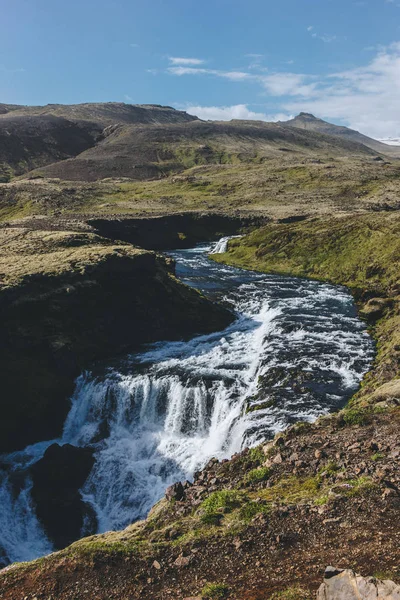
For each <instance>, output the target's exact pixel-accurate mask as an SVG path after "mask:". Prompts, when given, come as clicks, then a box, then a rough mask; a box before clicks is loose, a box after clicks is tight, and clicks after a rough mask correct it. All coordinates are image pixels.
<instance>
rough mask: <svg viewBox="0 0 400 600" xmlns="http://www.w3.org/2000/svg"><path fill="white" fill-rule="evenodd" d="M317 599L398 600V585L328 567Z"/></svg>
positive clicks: (399, 592) (399, 599) (399, 590)
mask: <svg viewBox="0 0 400 600" xmlns="http://www.w3.org/2000/svg"><path fill="white" fill-rule="evenodd" d="M317 600H400V586H398V585H396V584H395V583H394V582H393V581H389V580H383V581H382V580H380V579H376V578H375V577H361V575H357V574H356V573H354V571H351V570H350V569H335V568H334V567H328V568H327V569H326V571H325V576H324V583H323V584H322V585H321V586H320V588H319V590H318V594H317Z"/></svg>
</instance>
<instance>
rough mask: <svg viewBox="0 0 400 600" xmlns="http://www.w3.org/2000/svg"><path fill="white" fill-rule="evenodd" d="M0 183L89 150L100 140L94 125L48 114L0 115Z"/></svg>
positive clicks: (99, 132)
mask: <svg viewBox="0 0 400 600" xmlns="http://www.w3.org/2000/svg"><path fill="white" fill-rule="evenodd" d="M0 117H1V118H0V183H5V182H7V181H9V180H10V179H12V178H13V177H14V176H16V175H21V174H22V173H26V172H27V171H31V170H32V169H35V168H37V167H42V166H44V165H47V164H49V163H53V162H55V161H58V160H64V159H66V158H70V157H73V156H76V155H77V154H80V153H81V152H83V151H84V150H87V149H88V148H91V147H92V146H94V144H95V143H96V142H97V141H98V140H99V139H100V138H101V131H102V128H101V127H100V126H99V125H97V124H96V123H90V122H89V123H88V122H84V121H81V122H79V123H73V122H71V121H68V120H67V119H64V118H61V117H54V116H51V115H47V116H38V117H30V116H29V117H26V116H15V115H14V113H11V114H10V115H9V114H5V115H0Z"/></svg>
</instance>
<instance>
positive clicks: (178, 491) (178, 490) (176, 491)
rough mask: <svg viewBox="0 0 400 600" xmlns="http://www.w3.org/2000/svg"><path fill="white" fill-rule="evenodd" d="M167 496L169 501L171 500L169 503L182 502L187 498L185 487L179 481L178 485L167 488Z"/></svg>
mask: <svg viewBox="0 0 400 600" xmlns="http://www.w3.org/2000/svg"><path fill="white" fill-rule="evenodd" d="M165 496H166V498H167V500H169V501H171V500H177V501H179V500H182V499H183V498H184V496H185V490H184V487H183V485H182V484H181V482H180V481H178V483H174V484H173V485H170V486H169V487H168V488H167V491H166V492H165Z"/></svg>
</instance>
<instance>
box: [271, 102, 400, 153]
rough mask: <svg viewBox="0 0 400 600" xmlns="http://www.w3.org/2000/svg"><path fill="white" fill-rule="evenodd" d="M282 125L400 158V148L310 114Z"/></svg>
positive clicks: (302, 114) (300, 115)
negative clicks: (356, 144)
mask: <svg viewBox="0 0 400 600" xmlns="http://www.w3.org/2000/svg"><path fill="white" fill-rule="evenodd" d="M282 125H286V126H288V127H296V129H305V130H306V131H315V132H316V133H324V134H326V135H334V136H339V137H341V138H345V139H347V140H351V141H352V142H357V143H359V144H364V146H367V147H368V148H372V149H373V150H375V152H380V153H382V154H387V155H388V156H400V149H399V148H396V147H393V146H389V145H388V144H383V143H382V142H378V140H374V139H373V138H370V137H368V136H366V135H363V134H362V133H359V132H358V131H355V130H354V129H349V128H348V127H342V126H340V125H333V123H328V122H327V121H323V120H322V119H318V118H317V117H314V115H311V114H309V113H304V112H301V113H300V114H299V115H297V117H295V118H294V119H291V120H290V121H285V122H284V123H282Z"/></svg>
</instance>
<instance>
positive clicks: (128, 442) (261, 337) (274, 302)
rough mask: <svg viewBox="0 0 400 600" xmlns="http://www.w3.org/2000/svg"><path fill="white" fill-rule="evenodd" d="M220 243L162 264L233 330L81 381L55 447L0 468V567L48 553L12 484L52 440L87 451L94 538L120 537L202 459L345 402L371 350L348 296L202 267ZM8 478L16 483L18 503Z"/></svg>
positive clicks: (32, 450)
mask: <svg viewBox="0 0 400 600" xmlns="http://www.w3.org/2000/svg"><path fill="white" fill-rule="evenodd" d="M226 242H227V239H225V238H224V239H222V240H220V242H218V243H217V244H214V245H210V244H208V245H207V244H203V245H201V246H198V247H196V248H193V249H190V250H179V251H176V252H171V253H170V255H171V256H173V257H174V258H175V259H176V262H177V275H178V277H180V278H181V279H182V280H183V281H185V282H186V283H188V284H189V285H192V286H194V287H196V288H198V289H200V290H201V291H202V292H203V293H204V294H206V295H208V296H209V297H211V298H213V299H218V300H223V301H224V302H226V303H227V305H229V306H231V308H232V309H233V310H234V311H235V312H236V315H237V318H236V320H235V322H234V323H233V324H232V325H231V326H229V327H228V328H227V329H225V330H224V331H222V332H218V333H214V334H211V335H204V336H199V337H195V338H193V339H191V340H190V341H185V342H159V343H156V344H153V345H151V346H149V347H148V348H147V349H145V350H144V351H143V352H142V353H140V354H136V355H132V356H127V357H126V358H125V359H124V360H119V361H118V362H115V363H114V364H112V365H111V366H110V365H108V366H107V367H104V368H103V369H97V371H96V373H95V374H94V373H84V374H82V375H81V376H80V377H79V378H78V380H77V383H76V389H75V393H74V395H73V397H72V400H71V410H70V412H69V415H68V417H67V419H66V422H65V426H64V433H63V436H62V439H61V440H50V441H46V442H42V443H39V444H34V445H33V446H30V447H28V448H26V449H25V450H24V451H21V452H18V453H13V454H12V455H8V456H5V457H2V463H3V466H4V465H6V468H3V471H2V470H1V469H0V565H1V563H2V564H3V565H4V564H7V563H9V562H13V561H21V560H31V559H33V558H36V557H38V556H42V555H44V554H47V553H49V552H51V551H52V545H51V543H50V541H49V540H48V539H47V538H46V536H45V534H44V531H43V529H42V527H41V525H40V523H39V522H38V520H37V518H36V515H35V508H34V506H33V503H32V501H31V498H30V487H31V482H30V480H29V477H28V476H25V475H23V473H25V469H26V468H27V467H28V466H29V465H30V464H33V463H34V462H36V461H37V460H39V459H40V458H41V457H42V456H43V454H44V452H45V450H46V448H47V447H48V446H49V445H50V444H52V443H54V441H57V442H58V443H61V444H65V443H69V444H73V445H76V446H81V447H82V446H91V447H93V448H94V449H95V457H96V462H95V465H94V467H93V469H92V471H91V473H90V475H89V478H88V479H87V481H86V483H85V485H84V487H83V489H82V490H81V494H82V497H83V498H84V500H85V501H86V502H87V503H88V504H90V505H91V507H92V511H94V513H95V515H96V519H97V530H98V531H99V532H103V531H107V530H110V529H122V528H124V527H125V526H127V525H128V524H130V523H132V522H133V521H135V520H137V519H139V518H143V517H144V516H145V515H146V514H147V512H148V511H149V509H150V508H151V506H152V505H153V504H154V503H155V502H156V501H158V500H159V499H160V498H161V497H162V496H163V494H164V492H165V489H166V487H167V486H168V485H170V484H171V483H174V482H175V481H178V480H184V479H190V478H191V477H192V475H193V473H194V471H196V470H198V469H199V468H201V467H203V466H204V465H205V464H206V463H207V462H208V460H209V459H210V458H211V457H213V456H216V457H218V458H219V459H222V458H229V457H230V456H231V455H232V454H233V453H235V452H237V451H239V450H241V449H242V448H244V447H246V446H254V445H256V444H257V443H258V442H260V441H262V440H264V439H266V438H270V437H271V436H273V435H274V434H275V433H276V432H278V431H281V430H282V429H284V428H285V427H286V426H287V425H289V424H291V423H294V422H296V421H313V420H315V419H316V418H317V417H318V416H319V415H322V414H326V413H329V412H331V411H333V410H336V409H338V408H340V407H341V406H343V404H344V403H345V401H346V400H347V399H348V398H349V397H350V396H351V395H352V393H353V392H354V391H355V390H356V389H357V387H358V386H359V383H360V381H361V379H362V377H363V374H364V373H365V372H366V371H367V370H368V368H369V366H370V364H371V362H372V359H373V354H374V349H373V344H372V341H371V339H370V337H369V336H368V334H367V332H366V329H365V325H364V324H363V323H362V322H361V321H360V320H359V319H358V318H357V314H356V309H355V306H354V303H353V300H352V297H351V296H350V294H349V293H348V291H347V290H346V289H345V288H342V287H338V286H332V285H329V284H324V283H319V282H316V281H309V280H305V279H299V278H293V277H286V276H278V275H265V274H261V273H255V272H252V271H243V270H241V269H237V268H233V267H227V266H224V265H221V264H218V263H215V262H213V261H212V260H210V259H209V258H208V253H210V252H212V251H214V252H221V251H224V250H225V248H226ZM260 389H262V392H261V393H259V392H260ZM257 407H259V409H258V410H252V409H254V408H257ZM10 471H11V472H12V474H13V475H14V479H15V474H18V473H21V478H24V479H23V482H22V484H20V486H19V488H18V491H16V490H15V488H13V486H12V484H11V483H10V481H11V479H10ZM82 533H88V531H86V532H85V531H83V532H82Z"/></svg>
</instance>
